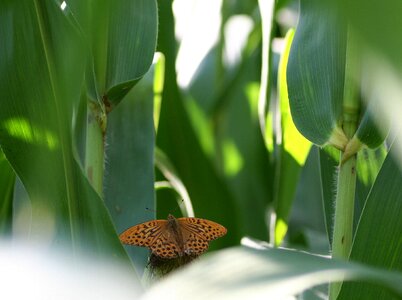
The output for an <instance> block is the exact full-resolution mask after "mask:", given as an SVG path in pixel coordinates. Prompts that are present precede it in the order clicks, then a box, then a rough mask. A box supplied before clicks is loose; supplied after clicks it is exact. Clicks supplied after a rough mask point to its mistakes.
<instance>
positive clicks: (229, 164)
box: [222, 139, 244, 176]
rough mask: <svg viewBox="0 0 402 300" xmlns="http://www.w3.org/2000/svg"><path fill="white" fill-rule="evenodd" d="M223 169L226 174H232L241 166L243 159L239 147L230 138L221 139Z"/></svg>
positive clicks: (238, 170) (237, 171)
mask: <svg viewBox="0 0 402 300" xmlns="http://www.w3.org/2000/svg"><path fill="white" fill-rule="evenodd" d="M222 148H223V157H224V170H225V174H226V175H228V176H234V175H236V174H237V173H239V172H240V170H241V169H242V168H243V165H244V161H243V157H242V156H241V153H240V151H239V149H237V146H236V144H235V143H234V142H233V141H232V140H228V139H226V140H225V141H223V147H222Z"/></svg>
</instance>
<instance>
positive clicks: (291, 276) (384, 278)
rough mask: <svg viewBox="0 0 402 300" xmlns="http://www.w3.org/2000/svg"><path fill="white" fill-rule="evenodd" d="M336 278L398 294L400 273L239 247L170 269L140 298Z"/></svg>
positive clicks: (233, 293)
mask: <svg viewBox="0 0 402 300" xmlns="http://www.w3.org/2000/svg"><path fill="white" fill-rule="evenodd" d="M340 280H359V281H361V280H364V281H367V282H372V283H375V284H377V285H378V286H381V287H382V288H386V289H388V290H390V291H392V292H393V293H394V294H396V295H399V296H402V288H401V285H400V282H401V280H402V273H397V272H390V271H385V270H383V269H379V268H374V267H368V266H365V265H361V264H357V263H349V262H343V261H337V260H332V259H328V258H326V257H323V256H316V255H312V254H308V253H305V252H298V251H294V250H286V249H266V248H264V247H260V250H256V249H251V248H245V247H237V248H232V249H228V250H223V251H220V252H219V253H217V254H215V255H214V254H211V255H210V256H208V257H205V258H202V259H200V260H198V261H196V262H194V263H193V264H192V265H191V266H189V267H188V268H184V269H182V270H180V271H178V272H176V273H175V274H172V276H169V278H167V279H166V280H164V281H162V282H160V283H159V284H156V285H154V286H153V287H152V288H151V289H150V290H149V291H148V292H147V293H146V294H145V295H144V297H143V300H147V299H159V298H163V297H164V296H165V295H167V294H168V295H169V297H171V298H172V299H173V298H174V299H186V298H191V299H285V298H286V297H289V296H292V295H297V294H299V293H301V292H302V291H303V290H305V289H308V288H311V287H313V286H316V285H319V284H325V283H328V282H329V281H340ZM183 282H185V284H183ZM348 299H357V298H348ZM362 299H363V298H362ZM377 299H378V298H377Z"/></svg>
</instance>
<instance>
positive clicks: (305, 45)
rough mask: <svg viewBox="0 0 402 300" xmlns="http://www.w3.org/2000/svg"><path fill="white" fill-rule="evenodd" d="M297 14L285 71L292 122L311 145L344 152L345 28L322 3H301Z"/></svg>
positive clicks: (345, 141) (314, 0)
mask: <svg viewBox="0 0 402 300" xmlns="http://www.w3.org/2000/svg"><path fill="white" fill-rule="evenodd" d="M300 11H301V12H300V18H299V23H298V26H297V29H296V34H295V37H294V40H293V43H292V47H291V50H290V56H289V62H288V69H287V79H288V92H289V100H290V109H291V112H292V117H293V121H294V123H295V125H296V127H297V129H298V130H299V131H300V132H301V133H302V134H303V135H304V136H305V137H306V138H307V139H309V140H310V141H311V142H313V143H315V144H317V145H320V146H323V145H326V144H331V145H334V146H335V147H337V148H339V149H343V148H344V147H345V146H346V143H347V138H346V136H345V135H344V133H343V131H342V129H341V127H340V121H341V118H342V101H340V99H343V85H344V67H345V49H346V41H345V40H346V36H345V32H346V31H345V26H344V23H342V22H341V20H339V18H337V15H336V13H334V11H333V10H331V9H329V8H327V7H325V6H323V5H322V4H321V1H317V0H313V1H302V2H301V4H300ZM317 24H320V25H319V26H317Z"/></svg>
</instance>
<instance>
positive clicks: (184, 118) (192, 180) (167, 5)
mask: <svg viewBox="0 0 402 300" xmlns="http://www.w3.org/2000/svg"><path fill="white" fill-rule="evenodd" d="M158 3H159V12H160V19H159V20H160V26H159V29H160V32H159V40H158V47H159V51H161V52H162V53H163V54H164V55H165V58H166V73H165V83H164V89H163V94H162V107H161V113H160V119H159V126H158V134H157V145H158V147H159V148H160V149H161V150H162V151H163V152H164V153H165V154H166V155H167V157H168V158H169V160H170V161H171V163H172V164H173V166H174V168H175V169H176V170H177V173H178V175H179V177H180V178H181V180H182V181H183V183H184V185H185V186H186V188H187V190H188V193H189V195H190V198H191V201H192V204H193V207H194V212H195V215H196V216H197V217H203V218H207V219H211V220H213V221H216V222H219V223H221V224H222V225H224V226H225V227H227V229H228V232H230V234H228V235H227V236H226V237H224V238H222V239H218V240H217V241H216V242H215V243H214V244H212V247H219V246H221V247H222V246H224V245H233V244H235V243H238V242H239V240H240V231H239V223H238V222H239V221H238V216H237V212H236V210H235V203H234V200H233V197H232V195H231V194H230V193H229V190H228V188H227V186H226V184H225V182H224V181H223V180H222V179H221V178H220V177H218V175H217V174H216V171H215V170H214V168H213V167H212V164H211V162H210V161H209V160H208V158H207V156H206V155H205V153H204V152H203V151H202V148H201V146H200V144H199V141H198V140H197V139H196V135H195V133H194V130H193V128H192V126H191V123H190V121H189V118H188V115H187V113H186V111H185V107H184V104H183V99H182V96H181V94H180V92H179V90H178V86H177V83H176V72H175V57H176V49H175V35H174V23H173V12H172V7H171V5H172V1H160V2H158ZM162 206H165V208H162ZM159 208H161V209H162V210H165V211H166V210H168V211H169V210H170V211H171V210H172V207H171V206H169V202H167V201H164V199H162V197H159V195H158V210H159ZM164 217H166V216H164Z"/></svg>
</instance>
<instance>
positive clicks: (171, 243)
mask: <svg viewBox="0 0 402 300" xmlns="http://www.w3.org/2000/svg"><path fill="white" fill-rule="evenodd" d="M149 248H150V249H151V251H152V253H153V254H155V255H157V256H159V257H162V258H175V257H177V256H181V255H182V251H181V250H180V247H179V245H177V242H176V239H175V238H174V236H173V235H172V233H171V232H170V231H169V229H167V230H166V231H164V232H162V234H161V235H159V236H158V237H157V238H156V239H155V241H154V242H153V243H152V245H150V246H149Z"/></svg>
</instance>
